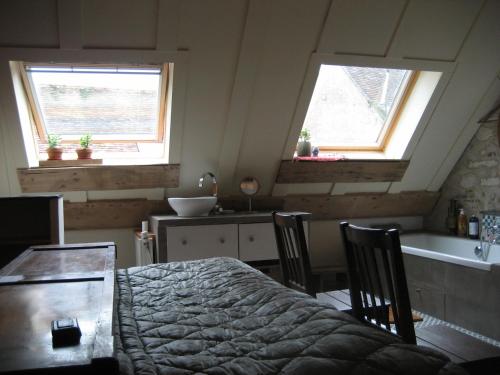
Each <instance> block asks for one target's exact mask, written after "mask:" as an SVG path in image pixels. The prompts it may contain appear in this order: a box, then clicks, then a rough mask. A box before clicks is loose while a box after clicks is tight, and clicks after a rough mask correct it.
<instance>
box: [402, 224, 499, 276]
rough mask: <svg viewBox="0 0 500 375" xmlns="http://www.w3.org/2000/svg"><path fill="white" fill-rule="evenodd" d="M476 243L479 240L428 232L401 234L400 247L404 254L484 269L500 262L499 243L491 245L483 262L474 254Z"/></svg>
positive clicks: (488, 268) (487, 269)
mask: <svg viewBox="0 0 500 375" xmlns="http://www.w3.org/2000/svg"><path fill="white" fill-rule="evenodd" d="M477 245H479V240H469V239H466V238H459V237H451V236H442V235H436V234H428V233H418V234H403V235H401V249H402V250H403V253H405V254H411V255H416V256H420V257H424V258H430V259H435V260H440V261H443V262H448V263H454V264H459V265H462V266H466V267H472V268H477V269H481V270H486V271H489V270H491V265H492V264H500V245H493V246H491V248H490V252H489V256H488V261H487V262H483V261H482V260H480V259H479V258H478V257H477V256H476V255H475V254H474V247H475V246H477ZM484 245H485V243H484V242H483V246H484Z"/></svg>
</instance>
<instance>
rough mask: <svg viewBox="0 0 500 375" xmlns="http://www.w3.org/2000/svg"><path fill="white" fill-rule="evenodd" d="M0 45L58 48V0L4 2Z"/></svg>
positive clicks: (0, 10) (1, 9)
mask: <svg viewBox="0 0 500 375" xmlns="http://www.w3.org/2000/svg"><path fill="white" fill-rule="evenodd" d="M0 46H9V47H11V46H12V47H14V46H15V47H58V46H59V34H58V31H57V1H56V0H26V1H0Z"/></svg>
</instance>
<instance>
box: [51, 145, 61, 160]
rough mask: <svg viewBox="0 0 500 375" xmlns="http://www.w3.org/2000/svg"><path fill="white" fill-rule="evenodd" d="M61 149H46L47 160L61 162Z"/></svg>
mask: <svg viewBox="0 0 500 375" xmlns="http://www.w3.org/2000/svg"><path fill="white" fill-rule="evenodd" d="M62 154H63V148H62V147H49V148H48V149H47V155H49V158H48V160H62Z"/></svg>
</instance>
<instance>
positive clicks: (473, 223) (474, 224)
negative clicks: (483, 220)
mask: <svg viewBox="0 0 500 375" xmlns="http://www.w3.org/2000/svg"><path fill="white" fill-rule="evenodd" d="M469 238H470V239H472V240H478V239H479V219H478V218H477V217H476V216H474V215H472V216H471V217H470V219H469Z"/></svg>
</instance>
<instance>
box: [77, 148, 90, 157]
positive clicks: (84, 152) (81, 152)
mask: <svg viewBox="0 0 500 375" xmlns="http://www.w3.org/2000/svg"><path fill="white" fill-rule="evenodd" d="M76 153H77V154H78V159H92V149H91V148H78V149H76Z"/></svg>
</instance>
